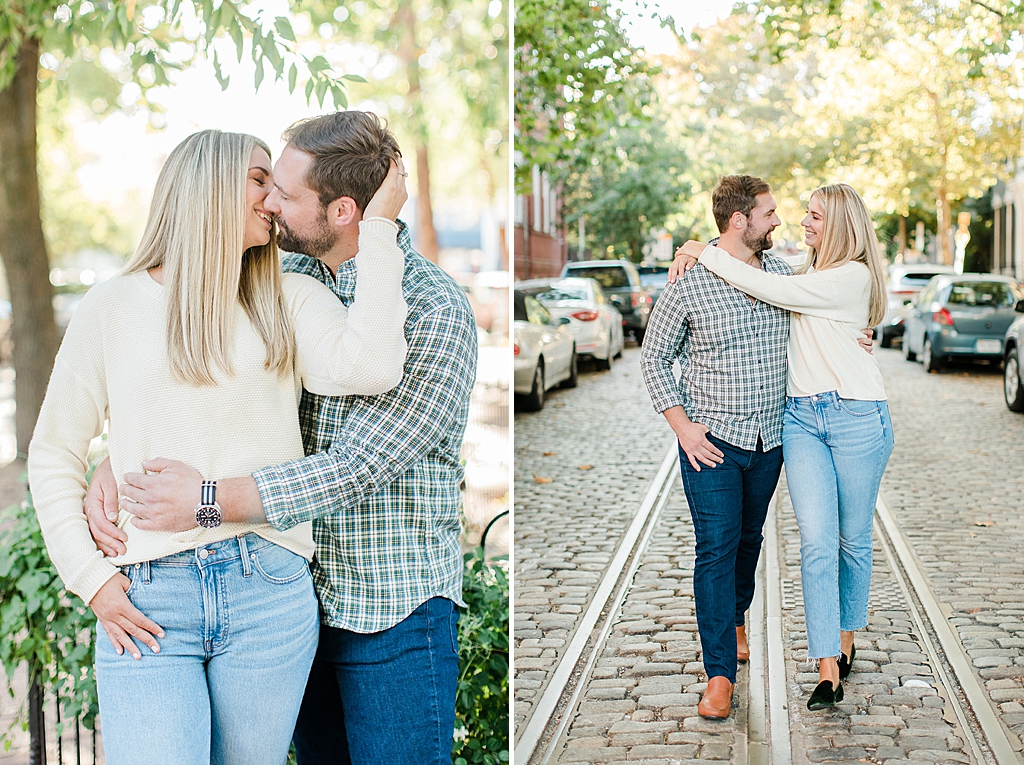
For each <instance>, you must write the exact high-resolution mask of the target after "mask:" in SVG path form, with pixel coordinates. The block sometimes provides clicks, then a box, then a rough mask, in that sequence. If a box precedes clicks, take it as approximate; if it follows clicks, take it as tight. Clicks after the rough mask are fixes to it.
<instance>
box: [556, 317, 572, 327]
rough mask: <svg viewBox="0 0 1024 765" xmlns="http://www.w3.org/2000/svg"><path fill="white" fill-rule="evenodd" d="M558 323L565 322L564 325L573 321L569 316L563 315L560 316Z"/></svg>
mask: <svg viewBox="0 0 1024 765" xmlns="http://www.w3.org/2000/svg"><path fill="white" fill-rule="evenodd" d="M558 323H559V324H563V325H564V324H572V321H571V320H570V319H569V317H568V316H562V317H561V318H559V320H558Z"/></svg>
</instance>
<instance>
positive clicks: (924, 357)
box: [921, 337, 942, 372]
mask: <svg viewBox="0 0 1024 765" xmlns="http://www.w3.org/2000/svg"><path fill="white" fill-rule="evenodd" d="M921 361H922V362H924V368H925V371H926V372H941V371H942V358H941V357H939V356H936V355H935V354H934V353H933V352H932V341H931V340H929V339H928V338H927V337H925V339H924V347H923V348H921Z"/></svg>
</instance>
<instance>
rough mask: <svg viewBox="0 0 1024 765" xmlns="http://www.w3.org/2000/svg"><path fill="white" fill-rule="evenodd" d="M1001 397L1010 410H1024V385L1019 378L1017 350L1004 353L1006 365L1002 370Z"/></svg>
mask: <svg viewBox="0 0 1024 765" xmlns="http://www.w3.org/2000/svg"><path fill="white" fill-rule="evenodd" d="M1003 397H1004V398H1005V399H1006V406H1007V407H1009V409H1010V411H1011V412H1024V385H1022V384H1021V380H1020V361H1019V360H1018V358H1017V350H1016V349H1014V350H1012V351H1010V352H1009V353H1008V354H1007V355H1006V367H1005V369H1004V370H1003Z"/></svg>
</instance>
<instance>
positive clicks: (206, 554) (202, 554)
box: [199, 549, 210, 560]
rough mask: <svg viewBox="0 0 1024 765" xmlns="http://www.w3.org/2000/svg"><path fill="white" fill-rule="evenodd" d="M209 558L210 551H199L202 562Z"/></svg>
mask: <svg viewBox="0 0 1024 765" xmlns="http://www.w3.org/2000/svg"><path fill="white" fill-rule="evenodd" d="M209 557H210V551H209V550H207V549H202V550H200V551H199V559H200V560H206V559H207V558H209Z"/></svg>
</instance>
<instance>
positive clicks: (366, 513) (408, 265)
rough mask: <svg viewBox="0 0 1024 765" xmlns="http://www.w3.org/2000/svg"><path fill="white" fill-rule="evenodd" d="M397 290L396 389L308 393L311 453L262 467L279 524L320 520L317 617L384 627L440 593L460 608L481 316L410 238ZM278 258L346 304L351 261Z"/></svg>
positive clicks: (270, 511)
mask: <svg viewBox="0 0 1024 765" xmlns="http://www.w3.org/2000/svg"><path fill="white" fill-rule="evenodd" d="M398 244H399V246H400V247H401V248H402V249H403V251H404V252H405V274H404V276H403V278H402V291H403V293H404V295H405V301H406V303H408V305H409V315H408V318H407V319H406V323H405V337H406V340H407V342H408V348H409V351H408V355H407V357H406V361H405V371H404V374H403V377H402V382H401V383H399V385H398V387H397V388H395V389H394V390H391V391H389V392H387V393H384V394H382V395H380V396H340V397H334V396H316V395H313V394H311V393H308V392H306V391H303V393H302V402H301V404H300V407H299V422H300V425H301V428H302V438H303V443H304V446H305V451H306V454H307V455H309V456H307V457H305V458H303V459H300V460H295V461H293V462H288V463H285V464H282V465H275V466H273V467H269V468H265V469H263V470H260V471H258V472H256V473H254V474H253V475H254V477H255V479H256V483H257V485H258V486H259V490H260V496H261V497H262V499H263V507H264V509H265V511H266V514H267V520H268V521H269V522H270V523H271V525H273V526H274V527H275V528H278V529H288V528H291V527H292V526H294V525H295V524H297V523H301V522H303V521H308V520H312V521H313V538H314V540H315V542H316V555H315V557H314V559H313V563H312V572H313V581H314V583H315V584H316V591H317V595H318V597H319V600H320V611H321V622H322V623H323V624H327V625H330V626H332V627H339V628H342V629H346V630H351V631H354V632H362V633H368V632H379V631H381V630H384V629H387V628H388V627H391V626H393V625H395V624H397V623H398V622H400V621H401V620H402V619H404V618H405V617H406V616H408V615H409V614H410V613H412V612H413V611H414V610H415V609H416V608H417V607H418V606H419V605H421V604H422V603H423V602H425V601H426V600H428V599H429V598H432V597H435V596H443V597H446V598H449V599H450V600H453V601H455V602H456V603H458V604H460V605H463V602H462V553H461V547H460V545H459V535H460V524H459V501H460V490H459V486H460V484H461V482H462V476H463V470H462V466H461V464H460V462H459V457H460V451H461V447H462V437H463V434H464V433H465V430H466V421H467V417H468V411H469V397H470V394H471V393H472V390H473V382H474V380H475V379H476V360H477V340H476V322H475V320H474V318H473V312H472V309H471V308H470V306H469V301H468V300H467V299H466V296H465V294H464V293H463V292H462V289H461V288H460V287H459V285H458V284H456V282H455V280H454V279H452V278H451V277H450V276H449V275H448V274H446V273H445V272H444V271H443V270H441V269H440V268H439V267H437V266H436V265H434V264H433V263H431V262H430V261H428V260H427V259H426V258H424V257H423V256H421V255H419V254H418V253H417V252H416V251H415V250H413V249H412V244H411V241H410V238H409V231H408V229H407V228H406V227H405V225H404V224H403V223H401V222H399V235H398ZM284 269H285V270H286V271H293V272H297V273H302V274H308V275H309V276H312V277H314V278H316V279H319V280H320V281H322V282H323V283H324V284H326V285H327V286H328V287H330V288H331V289H332V290H333V291H334V292H335V294H337V295H338V297H339V298H340V299H341V300H342V302H344V303H345V304H346V305H350V304H351V303H352V301H353V299H354V297H355V284H356V264H355V259H352V260H349V261H347V262H345V263H342V264H341V266H340V267H339V268H338V274H337V277H336V278H335V277H334V276H333V275H332V274H331V272H330V270H329V269H328V268H327V267H326V266H324V265H323V263H321V262H320V261H319V260H317V259H315V258H311V257H308V256H306V255H287V256H285V258H284Z"/></svg>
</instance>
